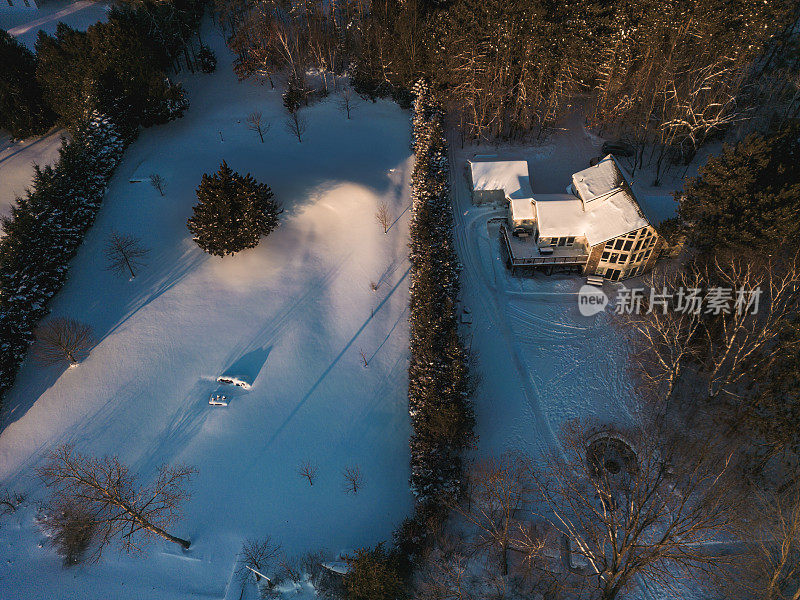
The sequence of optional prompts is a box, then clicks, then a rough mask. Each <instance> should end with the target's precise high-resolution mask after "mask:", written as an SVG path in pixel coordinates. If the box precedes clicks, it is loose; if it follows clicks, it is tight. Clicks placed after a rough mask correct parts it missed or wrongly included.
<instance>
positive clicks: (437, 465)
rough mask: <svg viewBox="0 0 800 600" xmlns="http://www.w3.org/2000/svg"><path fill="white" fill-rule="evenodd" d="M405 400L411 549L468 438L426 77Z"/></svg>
mask: <svg viewBox="0 0 800 600" xmlns="http://www.w3.org/2000/svg"><path fill="white" fill-rule="evenodd" d="M414 94H415V101H414V114H413V121H412V138H413V139H412V143H413V150H414V154H415V156H416V161H415V164H414V171H413V174H412V218H411V243H410V248H411V251H410V259H411V301H410V305H411V307H410V349H411V359H410V365H409V369H408V407H409V413H410V415H411V424H412V427H413V434H412V436H411V440H410V448H411V481H410V483H411V489H412V492H413V493H414V495H415V497H416V501H417V510H416V514H415V517H414V518H413V519H410V520H409V521H407V522H406V523H404V524H403V526H402V527H401V529H400V531H399V532H398V540H397V541H398V545H399V546H400V548H401V550H403V551H404V552H405V553H406V554H408V555H411V556H412V557H413V555H414V554H415V553H418V552H419V551H420V550H421V547H422V546H424V545H425V541H426V538H427V536H428V534H429V532H430V531H431V529H432V526H433V525H432V523H431V521H432V520H433V521H437V520H440V519H441V518H442V517H443V516H444V515H445V514H446V512H447V508H446V507H447V505H448V504H449V502H450V501H451V500H453V499H454V498H456V497H457V496H458V495H459V493H460V491H461V489H462V480H463V466H462V459H461V456H462V454H463V452H464V450H465V449H466V448H467V447H469V446H470V445H471V444H472V443H473V441H474V433H473V429H474V421H475V418H474V414H473V410H472V404H471V402H470V400H469V387H470V385H469V373H468V360H467V353H466V351H465V348H464V345H463V343H462V341H461V337H460V335H459V331H458V316H457V302H458V294H459V282H458V277H459V272H460V265H459V263H458V259H457V257H456V253H455V249H454V246H453V234H452V227H453V216H452V212H451V209H450V186H449V183H448V175H449V173H448V162H447V143H446V141H445V136H444V126H443V112H442V109H441V107H440V105H439V103H438V101H437V100H436V98H435V97H434V95H433V94H432V93H431V92H430V90H429V89H428V87H427V85H425V84H424V83H422V82H420V83H418V84H417V85H416V86H415V89H414Z"/></svg>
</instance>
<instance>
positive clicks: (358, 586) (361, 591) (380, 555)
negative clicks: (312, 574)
mask: <svg viewBox="0 0 800 600" xmlns="http://www.w3.org/2000/svg"><path fill="white" fill-rule="evenodd" d="M346 560H347V564H348V566H349V567H350V571H349V572H348V573H347V574H346V575H345V576H344V587H345V591H346V594H347V599H348V600H399V599H401V598H404V597H405V596H406V592H405V587H404V585H403V580H402V578H401V577H400V573H399V570H398V568H397V559H396V557H394V556H392V555H391V554H389V553H387V552H386V551H385V550H384V549H383V544H378V545H377V546H375V548H374V549H369V548H362V549H360V550H356V553H355V555H353V556H348V557H346Z"/></svg>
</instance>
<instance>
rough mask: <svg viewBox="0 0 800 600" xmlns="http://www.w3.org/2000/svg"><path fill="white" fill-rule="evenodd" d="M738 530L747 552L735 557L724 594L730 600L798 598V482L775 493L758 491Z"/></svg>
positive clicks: (799, 518)
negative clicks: (731, 599) (745, 599)
mask: <svg viewBox="0 0 800 600" xmlns="http://www.w3.org/2000/svg"><path fill="white" fill-rule="evenodd" d="M743 513H744V514H743V515H742V518H741V528H740V530H739V531H738V534H739V536H738V537H739V538H740V540H741V543H742V544H743V545H744V546H745V548H747V552H745V553H744V554H742V555H741V556H740V557H738V560H736V561H735V562H734V565H733V568H732V569H731V570H730V571H729V573H728V575H729V578H728V579H727V581H726V582H725V583H726V584H727V586H726V588H725V591H726V592H727V594H726V595H727V596H728V597H731V598H734V597H736V598H752V599H754V600H795V599H797V598H800V482H798V481H793V482H791V485H790V486H789V488H788V489H786V490H784V491H782V492H779V491H775V492H765V491H763V490H758V491H757V492H756V493H755V497H754V498H753V501H752V502H749V503H748V504H747V507H746V509H745V510H744V511H743Z"/></svg>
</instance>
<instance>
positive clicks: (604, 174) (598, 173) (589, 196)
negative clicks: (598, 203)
mask: <svg viewBox="0 0 800 600" xmlns="http://www.w3.org/2000/svg"><path fill="white" fill-rule="evenodd" d="M626 180H628V177H627V176H626V174H625V172H624V171H623V170H622V167H620V165H619V163H617V161H616V159H615V158H614V157H613V156H612V155H611V154H609V155H608V156H606V157H605V158H604V159H603V160H601V161H600V162H599V163H597V164H596V165H595V166H593V167H589V168H588V169H584V170H583V171H578V172H577V173H575V174H574V175H573V176H572V185H573V187H574V188H575V191H576V192H577V193H578V195H579V196H580V197H581V199H582V200H583V201H584V202H587V203H588V202H591V201H592V200H594V199H596V198H600V197H602V196H605V195H606V194H609V193H611V192H613V191H614V190H618V189H620V188H622V187H625V186H626V185H627V181H626Z"/></svg>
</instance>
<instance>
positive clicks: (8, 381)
mask: <svg viewBox="0 0 800 600" xmlns="http://www.w3.org/2000/svg"><path fill="white" fill-rule="evenodd" d="M123 151H124V144H123V142H122V138H121V136H120V135H119V133H118V132H117V129H116V128H115V126H114V125H113V124H112V123H111V122H110V121H109V120H108V119H107V118H106V117H104V116H103V115H101V114H99V113H97V112H94V113H92V114H91V115H90V116H89V118H88V119H87V121H86V123H85V124H84V125H83V126H81V127H79V128H78V130H77V131H76V133H75V135H74V136H73V138H72V140H71V141H68V140H66V139H65V140H64V141H63V142H62V146H61V150H60V151H59V158H58V160H57V161H56V163H55V165H53V166H52V167H51V166H47V167H44V168H40V167H36V172H35V175H34V180H33V185H32V186H31V188H30V189H29V190H28V192H27V194H26V195H25V197H24V198H19V199H18V200H17V203H16V205H15V206H14V207H13V208H12V210H11V216H10V217H7V218H5V219H3V230H4V232H5V236H4V237H3V238H1V239H0V398H2V396H4V395H5V392H6V391H8V389H9V388H10V387H11V386H12V385H13V383H14V378H15V377H16V374H17V371H18V369H19V365H20V364H21V363H22V360H23V359H24V358H25V353H26V351H27V349H28V346H29V345H30V343H31V341H32V339H33V331H34V329H35V328H36V325H37V324H38V322H39V320H40V319H42V317H44V316H45V315H46V314H47V312H48V302H49V300H50V299H51V298H52V297H53V296H54V295H55V294H56V293H57V292H58V291H59V290H60V289H61V287H62V286H63V285H64V283H65V281H66V279H67V271H68V269H69V261H70V259H71V258H72V257H73V256H74V255H75V253H76V252H77V250H78V248H79V246H80V245H81V242H82V241H83V238H84V235H85V234H86V232H87V231H88V229H89V227H90V226H91V224H92V223H93V222H94V218H95V216H96V215H97V211H98V210H99V208H100V204H101V202H102V199H103V194H104V193H105V190H106V185H107V184H108V180H109V178H110V177H111V175H112V173H113V172H114V169H115V168H116V166H117V164H118V163H119V161H120V159H121V158H122V154H123Z"/></svg>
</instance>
